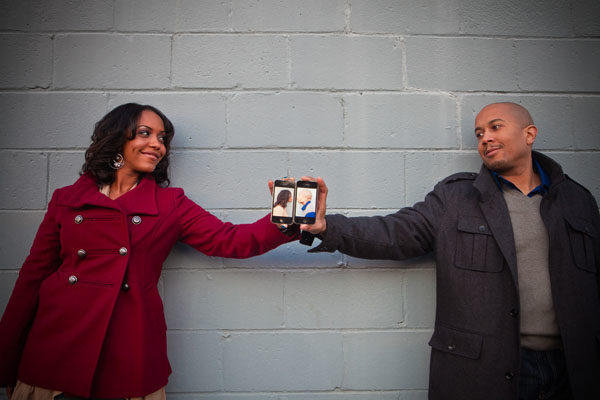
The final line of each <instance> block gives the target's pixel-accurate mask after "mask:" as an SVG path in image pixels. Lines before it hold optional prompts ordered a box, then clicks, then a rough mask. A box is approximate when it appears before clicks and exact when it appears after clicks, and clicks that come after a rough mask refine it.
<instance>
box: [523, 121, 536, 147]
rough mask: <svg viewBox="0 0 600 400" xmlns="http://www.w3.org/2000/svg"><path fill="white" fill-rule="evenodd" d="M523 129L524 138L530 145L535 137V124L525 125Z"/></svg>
mask: <svg viewBox="0 0 600 400" xmlns="http://www.w3.org/2000/svg"><path fill="white" fill-rule="evenodd" d="M523 130H524V131H525V134H526V136H525V140H527V144H528V145H530V146H531V145H532V144H533V142H535V138H536V137H537V132H538V129H537V127H536V126H535V125H527V126H526V127H525V128H523Z"/></svg>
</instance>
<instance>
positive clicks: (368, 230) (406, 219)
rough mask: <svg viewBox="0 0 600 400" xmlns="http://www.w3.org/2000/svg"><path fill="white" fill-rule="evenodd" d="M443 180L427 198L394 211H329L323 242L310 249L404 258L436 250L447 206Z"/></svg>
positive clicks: (397, 258) (377, 257) (351, 254)
mask: <svg viewBox="0 0 600 400" xmlns="http://www.w3.org/2000/svg"><path fill="white" fill-rule="evenodd" d="M442 185H443V183H439V184H438V185H436V187H435V189H434V190H433V191H432V192H430V193H429V194H428V195H427V196H426V197H425V200H424V201H422V202H419V203H417V204H415V205H414V206H413V207H406V208H403V209H401V210H399V211H398V212H396V213H394V214H390V215H386V216H375V217H354V218H348V217H345V216H343V215H328V216H327V217H326V219H327V231H326V232H325V235H323V241H322V242H321V244H320V245H319V246H317V247H315V248H314V249H311V250H310V252H321V251H329V252H333V251H336V250H338V251H340V252H342V253H344V254H348V255H350V256H353V257H359V258H369V259H391V260H404V259H407V258H412V257H417V256H421V255H424V254H427V253H429V252H431V251H433V250H434V247H435V237H436V231H437V228H438V224H439V222H440V221H441V219H442V218H441V217H442V215H443V213H444V210H445V201H444V191H443V187H442Z"/></svg>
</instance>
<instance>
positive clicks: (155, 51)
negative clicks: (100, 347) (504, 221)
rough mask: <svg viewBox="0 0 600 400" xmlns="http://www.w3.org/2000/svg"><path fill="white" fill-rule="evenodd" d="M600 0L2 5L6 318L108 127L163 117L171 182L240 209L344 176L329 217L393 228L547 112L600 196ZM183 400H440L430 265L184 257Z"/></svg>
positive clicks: (564, 157) (207, 203)
mask: <svg viewBox="0 0 600 400" xmlns="http://www.w3.org/2000/svg"><path fill="white" fill-rule="evenodd" d="M599 4H600V3H598V2H597V1H596V0H581V1H580V0H570V1H567V0H540V1H535V2H515V1H511V0H500V1H480V0H450V1H447V0H427V1H421V0H325V1H317V0H302V1H301V0H213V1H209V0H197V1H195V0H178V1H176V0H168V1H164V0H151V1H142V0H129V1H128V0H88V1H85V2H83V1H75V0H56V1H48V0H6V1H3V2H2V3H0V49H1V50H2V55H3V57H2V58H1V59H0V113H1V116H2V123H1V124H0V170H1V171H2V178H1V181H0V185H1V186H0V310H2V309H4V307H5V304H6V302H7V300H8V296H9V295H10V291H11V289H12V286H13V285H14V281H15V279H16V277H17V274H18V271H19V268H20V265H21V263H22V262H23V260H24V259H25V257H26V256H27V253H28V248H29V246H30V245H31V243H32V241H33V237H34V235H35V231H36V230H37V226H38V224H39V222H40V221H41V218H42V217H43V214H44V211H45V209H46V205H47V202H48V200H49V198H50V196H51V194H52V191H53V190H54V189H55V188H57V187H61V186H64V185H68V184H71V183H72V182H73V181H74V179H76V177H77V171H78V169H79V168H80V167H81V164H82V163H83V152H84V150H85V148H86V147H87V146H88V144H89V141H90V136H91V133H92V129H93V125H94V123H95V122H96V121H97V120H98V119H99V118H100V117H102V116H103V115H104V114H105V113H106V112H107V111H108V110H110V109H112V108H113V107H115V106H117V105H119V104H122V103H125V102H129V101H136V102H140V103H149V104H153V105H155V106H157V107H158V108H160V109H161V110H163V111H164V112H165V113H166V114H167V116H169V117H170V118H171V120H172V121H173V122H174V124H175V128H176V132H177V133H176V136H175V139H174V151H173V156H172V170H171V173H172V178H173V179H172V182H173V185H174V186H181V187H183V188H184V189H185V191H186V193H187V194H188V196H190V197H191V198H192V199H193V200H195V201H196V202H198V203H199V204H201V205H202V206H204V207H205V208H207V209H209V210H210V211H212V212H214V213H215V214H216V215H218V216H219V217H221V218H223V219H225V220H229V221H233V222H238V223H242V222H251V221H253V220H255V219H257V218H259V217H261V216H263V215H264V214H265V213H267V211H268V204H269V195H268V192H267V186H266V181H267V180H268V179H273V178H277V177H281V176H301V175H303V174H309V175H320V176H323V177H324V178H325V180H326V182H327V183H328V185H329V188H330V196H329V198H328V206H329V208H330V212H341V213H346V214H348V215H377V214H385V213H390V212H394V211H396V210H397V209H398V208H400V207H403V206H407V205H411V204H413V203H414V202H416V201H419V200H421V199H422V198H423V196H424V195H425V194H426V193H427V192H428V191H429V190H430V189H431V188H432V187H433V185H434V184H435V183H436V182H437V181H438V180H440V179H442V178H444V177H445V176H447V175H449V174H450V173H453V172H458V171H477V170H478V169H479V165H480V160H479V157H478V155H477V154H476V152H475V145H476V143H475V139H474V136H473V134H472V131H473V121H474V117H475V114H476V113H477V112H478V111H479V109H480V108H481V107H482V106H483V105H485V104H487V103H490V102H494V101H503V100H504V101H516V102H519V103H521V104H523V105H524V106H526V107H527V108H529V109H530V111H531V112H532V114H533V117H534V119H535V120H536V122H537V124H538V126H539V128H540V134H539V136H538V140H537V142H536V147H537V148H538V149H540V150H543V151H545V152H546V153H547V154H549V155H551V156H553V157H555V158H556V159H557V160H559V161H560V162H562V163H563V166H564V167H565V170H566V172H567V173H568V174H569V175H570V176H572V177H573V178H575V179H576V180H578V181H579V182H581V183H582V184H584V185H585V186H587V187H588V188H589V189H590V190H591V191H592V192H593V193H594V195H595V196H596V198H597V199H600V180H599V179H598V178H597V170H598V168H600V130H599V128H598V126H599V124H598V123H597V118H598V117H597V116H598V114H599V113H600V74H598V65H599V64H600V24H599V23H598V21H599V20H600V18H598V17H600V6H599ZM160 290H161V294H162V296H163V299H164V306H165V311H166V317H167V322H168V325H169V331H168V341H169V352H170V359H171V363H172V366H173V369H174V373H173V375H172V376H171V379H170V384H169V386H168V393H169V398H170V399H197V400H200V399H202V400H208V399H214V400H217V399H240V400H241V399H244V400H254V399H290V400H291V399H296V400H303V399H311V400H314V399H316V400H321V399H322V400H337V399H340V400H341V399H345V400H347V399H361V400H362V399H373V400H384V399H385V400H387V399H404V400H408V399H410V400H416V399H425V398H426V396H427V376H428V360H429V347H428V345H427V342H428V340H429V337H430V335H431V332H432V326H433V323H434V307H435V269H434V264H433V261H432V258H431V257H423V258H420V259H417V260H408V261H403V262H390V261H378V260H360V259H356V258H352V257H347V256H344V255H341V254H339V253H335V254H320V255H309V254H307V253H306V247H304V246H302V245H300V244H298V243H292V244H288V245H285V246H282V247H281V248H279V249H276V250H274V251H273V252H271V253H269V254H266V255H263V256H260V257H256V258H253V259H249V260H228V259H220V258H211V257H206V256H204V255H202V254H198V253H196V252H195V251H193V250H191V249H190V248H188V247H186V246H185V245H178V246H177V247H176V249H175V250H174V251H173V252H172V254H171V256H170V257H169V259H168V260H167V262H166V263H165V269H164V272H163V276H162V280H161V283H160Z"/></svg>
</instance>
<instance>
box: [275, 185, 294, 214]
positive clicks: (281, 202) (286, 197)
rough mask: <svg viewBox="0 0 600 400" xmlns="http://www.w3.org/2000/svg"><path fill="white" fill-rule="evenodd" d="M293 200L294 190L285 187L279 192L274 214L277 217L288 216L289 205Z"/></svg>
mask: <svg viewBox="0 0 600 400" xmlns="http://www.w3.org/2000/svg"><path fill="white" fill-rule="evenodd" d="M291 201H292V192H290V191H289V190H287V189H283V190H282V191H280V192H279V194H277V200H275V203H274V204H273V216H275V217H288V216H289V215H288V213H287V205H288V203H290V202H291Z"/></svg>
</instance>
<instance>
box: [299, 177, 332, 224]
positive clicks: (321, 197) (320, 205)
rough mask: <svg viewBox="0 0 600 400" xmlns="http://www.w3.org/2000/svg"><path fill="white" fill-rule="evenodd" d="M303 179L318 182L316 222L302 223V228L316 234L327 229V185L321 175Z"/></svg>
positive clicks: (303, 178)
mask: <svg viewBox="0 0 600 400" xmlns="http://www.w3.org/2000/svg"><path fill="white" fill-rule="evenodd" d="M302 180H303V181H313V182H317V185H318V190H317V211H316V215H315V223H314V224H310V225H309V224H302V225H300V230H303V231H308V232H310V233H312V234H314V235H318V234H320V233H323V232H325V230H326V229H327V220H325V211H326V210H327V185H326V184H325V181H324V180H323V178H321V177H320V176H319V177H318V178H317V179H315V178H313V177H312V176H303V177H302Z"/></svg>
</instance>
